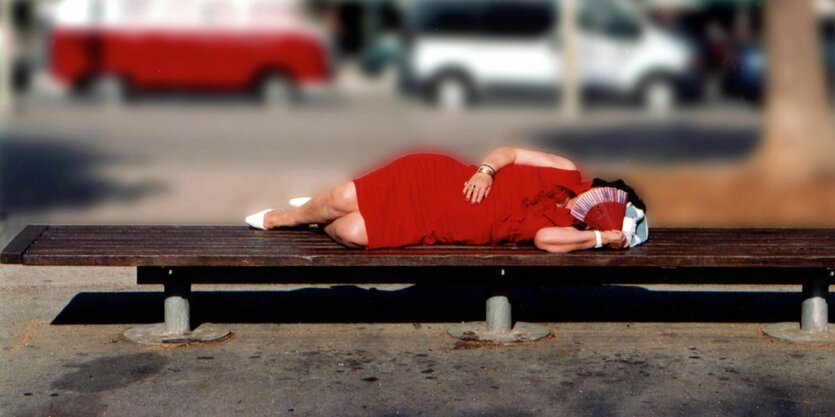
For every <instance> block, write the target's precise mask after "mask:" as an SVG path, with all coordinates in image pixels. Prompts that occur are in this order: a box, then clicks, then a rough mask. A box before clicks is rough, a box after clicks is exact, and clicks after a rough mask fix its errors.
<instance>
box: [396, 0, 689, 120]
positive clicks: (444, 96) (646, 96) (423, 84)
mask: <svg viewBox="0 0 835 417" xmlns="http://www.w3.org/2000/svg"><path fill="white" fill-rule="evenodd" d="M578 4H580V22H579V25H578V27H579V28H580V36H579V38H580V50H581V61H582V62H581V81H582V85H583V88H584V90H586V91H599V90H602V91H605V92H608V93H615V94H617V95H628V96H631V97H636V98H638V99H639V100H641V101H643V102H644V103H645V104H646V106H648V107H649V108H652V109H663V108H669V107H671V106H673V105H674V103H675V101H676V99H677V95H678V85H679V83H680V81H681V80H682V79H684V78H685V77H688V76H689V75H690V71H691V68H690V63H691V61H692V57H693V54H694V52H693V51H691V49H690V48H689V47H688V46H687V45H686V44H685V43H684V42H683V41H681V40H679V39H677V38H675V37H674V36H672V35H671V34H668V33H665V32H663V31H662V30H661V29H659V28H656V27H654V26H653V25H652V24H651V23H650V22H648V21H647V20H645V19H644V18H643V17H642V16H641V15H640V14H639V13H637V12H636V11H634V10H633V9H632V8H631V7H630V5H629V4H627V3H624V2H623V1H620V0H582V1H579V2H578ZM555 7H559V2H558V1H556V0H551V1H549V0H514V1H507V0H505V1H502V0H425V1H422V2H420V3H418V4H417V5H416V6H415V9H414V10H413V13H412V15H411V16H412V20H411V21H410V24H409V42H408V43H407V45H408V48H409V49H408V54H407V59H406V62H405V68H404V70H405V75H406V77H407V82H406V85H410V86H412V87H413V88H418V89H420V91H423V92H426V93H428V95H429V97H431V98H432V99H433V100H434V101H435V102H436V103H437V104H438V105H440V106H444V107H460V106H463V105H466V104H470V103H472V102H473V101H474V99H475V98H476V97H478V96H480V95H482V94H484V93H486V92H487V91H488V90H491V89H494V88H497V89H498V88H502V87H511V88H516V89H525V90H538V91H546V92H548V91H555V90H557V87H558V85H559V83H560V80H561V73H560V69H561V68H560V59H561V53H560V48H559V41H558V38H557V35H556V31H557V30H558V24H557V21H558V19H559V17H558V16H557V13H555Z"/></svg>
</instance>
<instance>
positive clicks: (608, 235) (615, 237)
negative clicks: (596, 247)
mask: <svg viewBox="0 0 835 417" xmlns="http://www.w3.org/2000/svg"><path fill="white" fill-rule="evenodd" d="M600 234H601V235H602V236H601V237H602V238H603V244H604V245H606V246H608V247H610V248H612V249H626V248H628V247H629V241H628V240H627V239H626V235H624V234H623V232H621V231H620V230H608V231H605V232H600Z"/></svg>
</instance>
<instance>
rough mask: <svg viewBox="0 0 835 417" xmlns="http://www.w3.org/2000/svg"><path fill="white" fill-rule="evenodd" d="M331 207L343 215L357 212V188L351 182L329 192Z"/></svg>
mask: <svg viewBox="0 0 835 417" xmlns="http://www.w3.org/2000/svg"><path fill="white" fill-rule="evenodd" d="M330 200H331V206H332V207H333V208H334V209H336V210H339V211H341V212H344V213H351V212H354V211H357V210H359V203H357V187H356V186H355V185H354V182H353V181H350V182H347V183H345V184H342V185H340V186H337V187H334V188H332V189H331V190H330Z"/></svg>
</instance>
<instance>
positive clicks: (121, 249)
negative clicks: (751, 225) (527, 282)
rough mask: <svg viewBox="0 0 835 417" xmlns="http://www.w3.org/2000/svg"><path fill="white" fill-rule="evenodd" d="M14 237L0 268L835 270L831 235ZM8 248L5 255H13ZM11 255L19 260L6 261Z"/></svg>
mask: <svg viewBox="0 0 835 417" xmlns="http://www.w3.org/2000/svg"><path fill="white" fill-rule="evenodd" d="M36 230H39V229H30V228H27V229H24V231H23V232H21V234H20V235H19V236H18V238H19V239H18V238H16V239H15V240H13V241H12V244H10V245H9V247H7V250H9V257H8V261H7V258H6V257H5V254H6V251H5V250H4V252H3V253H4V258H3V263H23V264H26V265H67V266H69V265H79V266H80V265H101V266H172V267H173V266H374V267H376V266H416V267H418V266H423V267H432V266H458V265H466V266H499V267H501V266H571V267H585V266H636V267H778V268H835V229H665V228H655V229H651V231H650V240H649V242H648V243H646V244H644V245H642V246H639V247H637V248H633V249H630V250H625V251H616V250H589V251H579V252H574V253H570V254H549V253H546V252H543V251H540V250H538V249H536V248H534V247H533V246H532V245H529V244H528V245H501V246H460V245H433V246H414V247H408V248H401V249H380V250H368V251H367V250H357V249H346V248H344V247H342V246H340V245H338V244H337V243H335V242H333V241H332V240H330V239H329V238H328V237H327V236H325V235H324V234H322V233H321V231H319V230H317V229H304V230H281V231H261V230H253V229H249V228H247V227H240V226H49V227H48V228H46V229H44V230H41V231H40V234H39V235H38V236H37V237H36V239H33V240H34V242H33V243H31V245H29V246H28V250H25V251H24V252H20V247H21V245H23V244H22V243H20V242H25V241H26V240H27V239H31V238H32V236H33V235H34V233H35V231H36ZM13 245H15V246H13ZM14 251H18V252H20V255H19V257H15V256H14V255H13V254H14V253H18V252H14Z"/></svg>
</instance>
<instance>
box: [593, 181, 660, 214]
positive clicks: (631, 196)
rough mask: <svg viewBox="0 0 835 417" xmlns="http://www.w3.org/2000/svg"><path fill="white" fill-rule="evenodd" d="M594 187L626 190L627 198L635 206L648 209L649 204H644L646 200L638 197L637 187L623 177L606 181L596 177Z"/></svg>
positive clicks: (644, 209)
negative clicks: (633, 186)
mask: <svg viewBox="0 0 835 417" xmlns="http://www.w3.org/2000/svg"><path fill="white" fill-rule="evenodd" d="M591 186H592V187H615V188H617V189H620V190H623V191H626V195H627V200H628V201H629V202H630V203H632V205H633V206H635V207H636V208H639V209H641V210H643V211H647V205H646V204H644V200H641V197H638V193H636V192H635V189H634V188H632V187H630V186H629V185H627V184H626V183H625V182H624V181H623V180H622V179H617V180H615V181H606V180H602V179H600V178H595V179H594V180H593V181H592V183H591Z"/></svg>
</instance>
